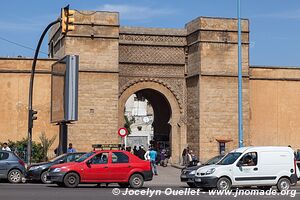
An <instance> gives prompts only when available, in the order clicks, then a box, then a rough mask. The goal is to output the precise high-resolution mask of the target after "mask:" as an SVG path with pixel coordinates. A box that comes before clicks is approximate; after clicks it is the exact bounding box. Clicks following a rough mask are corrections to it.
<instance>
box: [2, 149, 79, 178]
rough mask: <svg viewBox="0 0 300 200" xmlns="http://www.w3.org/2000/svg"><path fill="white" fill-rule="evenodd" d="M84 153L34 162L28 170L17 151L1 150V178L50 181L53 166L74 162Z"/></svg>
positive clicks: (68, 154)
mask: <svg viewBox="0 0 300 200" xmlns="http://www.w3.org/2000/svg"><path fill="white" fill-rule="evenodd" d="M84 154H85V153H84V152H80V153H67V154H63V155H60V156H58V157H56V158H54V159H52V160H50V161H49V162H43V163H36V164H33V165H31V166H29V167H27V170H26V168H25V163H24V161H23V160H22V159H21V158H20V157H19V156H18V155H17V154H16V153H14V152H12V151H4V150H0V179H6V180H8V181H9V182H11V183H20V182H21V181H24V180H25V178H26V179H27V180H33V181H41V182H43V183H49V181H47V179H46V175H47V171H48V169H49V168H50V167H51V166H53V165H56V164H61V163H67V162H73V161H75V160H76V159H78V158H80V157H81V156H82V155H84Z"/></svg>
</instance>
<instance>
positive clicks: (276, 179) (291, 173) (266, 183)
mask: <svg viewBox="0 0 300 200" xmlns="http://www.w3.org/2000/svg"><path fill="white" fill-rule="evenodd" d="M299 175H300V172H299V169H298V167H297V165H296V161H295V156H294V152H293V150H292V149H291V148H290V147H271V146H265V147H242V148H238V149H235V150H233V151H231V152H230V153H228V154H227V155H226V156H225V157H224V158H223V159H221V160H220V161H219V162H218V163H217V164H215V165H209V166H205V167H201V168H199V169H198V170H197V171H196V175H195V179H194V181H195V184H196V185H197V186H198V187H201V188H203V189H211V188H217V189H218V190H229V189H230V188H231V187H241V186H247V187H249V186H258V187H259V188H261V189H269V188H271V187H272V186H277V189H278V190H279V191H282V190H288V189H289V188H290V186H291V185H293V184H296V183H297V181H298V180H299Z"/></svg>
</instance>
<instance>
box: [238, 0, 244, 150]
mask: <svg viewBox="0 0 300 200" xmlns="http://www.w3.org/2000/svg"><path fill="white" fill-rule="evenodd" d="M237 15H238V126H239V129H238V131H239V132H238V134H239V137H238V138H239V147H243V142H244V141H243V140H244V135H243V94H242V81H243V77H242V42H241V33H242V31H241V0H237Z"/></svg>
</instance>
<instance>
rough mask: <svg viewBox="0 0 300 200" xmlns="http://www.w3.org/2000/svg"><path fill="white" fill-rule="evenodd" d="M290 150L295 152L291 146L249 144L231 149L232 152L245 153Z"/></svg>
mask: <svg viewBox="0 0 300 200" xmlns="http://www.w3.org/2000/svg"><path fill="white" fill-rule="evenodd" d="M266 150H268V151H290V152H293V150H292V149H291V148H290V147H287V146H248V147H241V148H238V149H234V150H232V151H231V153H234V152H237V153H244V152H245V151H266Z"/></svg>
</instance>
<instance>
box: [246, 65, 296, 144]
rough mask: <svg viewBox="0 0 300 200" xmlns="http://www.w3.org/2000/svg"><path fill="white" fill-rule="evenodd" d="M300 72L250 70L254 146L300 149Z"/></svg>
mask: <svg viewBox="0 0 300 200" xmlns="http://www.w3.org/2000/svg"><path fill="white" fill-rule="evenodd" d="M299 69H300V68H298V67H297V68H296V67H276V68H275V67H270V66H252V67H251V68H250V105H251V106H250V113H251V115H250V116H251V117H250V144H251V145H282V146H288V145H291V146H292V147H293V148H294V149H295V150H296V149H300V137H299V133H300V125H299V117H300V114H299V113H300V101H299V99H300V70H299Z"/></svg>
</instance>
